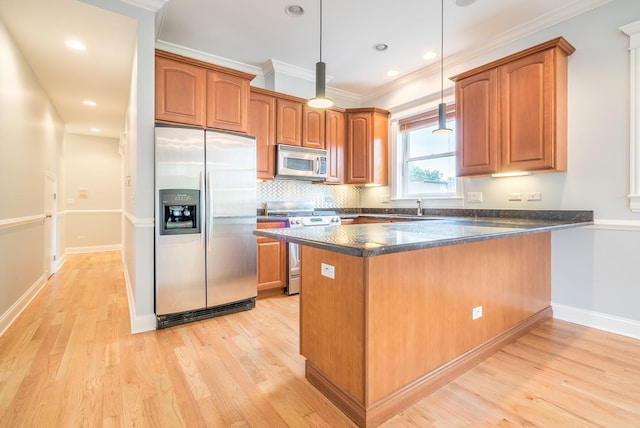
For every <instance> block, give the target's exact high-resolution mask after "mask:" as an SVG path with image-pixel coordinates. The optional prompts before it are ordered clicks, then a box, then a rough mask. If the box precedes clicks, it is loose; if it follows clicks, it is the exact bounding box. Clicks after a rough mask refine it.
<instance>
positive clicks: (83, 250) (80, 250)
mask: <svg viewBox="0 0 640 428" xmlns="http://www.w3.org/2000/svg"><path fill="white" fill-rule="evenodd" d="M105 251H122V245H120V244H114V245H93V246H88V247H67V248H66V249H65V254H87V253H102V252H105Z"/></svg>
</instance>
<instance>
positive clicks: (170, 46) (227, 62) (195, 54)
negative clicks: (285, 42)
mask: <svg viewBox="0 0 640 428" xmlns="http://www.w3.org/2000/svg"><path fill="white" fill-rule="evenodd" d="M156 48H157V49H160V50H163V51H167V52H172V53H174V54H178V55H182V56H186V57H189V58H193V59H198V60H200V61H204V62H208V63H211V64H215V65H219V66H221V67H227V68H231V69H233V70H238V71H243V72H245V73H249V74H253V75H255V76H260V77H264V74H263V72H262V68H260V67H255V66H253V65H249V64H245V63H243V62H239V61H234V60H231V59H227V58H223V57H221V56H217V55H212V54H209V53H206V52H202V51H199V50H196V49H191V48H186V47H184V46H180V45H176V44H174V43H169V42H165V41H163V40H158V41H157V42H156Z"/></svg>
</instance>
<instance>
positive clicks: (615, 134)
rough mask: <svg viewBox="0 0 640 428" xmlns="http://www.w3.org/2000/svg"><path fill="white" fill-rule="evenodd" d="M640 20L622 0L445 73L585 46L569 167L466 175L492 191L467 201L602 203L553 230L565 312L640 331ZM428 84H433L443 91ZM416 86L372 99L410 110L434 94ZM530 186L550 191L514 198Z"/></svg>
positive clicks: (367, 202) (377, 193)
mask: <svg viewBox="0 0 640 428" xmlns="http://www.w3.org/2000/svg"><path fill="white" fill-rule="evenodd" d="M638 20H640V2H638V1H637V0H614V1H612V2H610V3H608V4H606V5H604V6H601V7H599V8H597V9H594V10H592V11H590V12H587V13H584V14H582V15H580V16H577V17H575V18H573V19H571V20H568V21H566V22H563V23H561V24H558V25H555V26H552V27H550V28H548V29H546V30H543V31H540V32H537V33H535V34H531V35H529V36H527V37H525V38H523V39H521V40H517V41H513V42H511V43H509V44H507V45H505V46H502V47H500V48H498V49H496V50H494V51H492V52H488V53H483V54H481V55H479V56H477V57H473V58H466V59H465V60H464V61H456V58H453V59H450V61H449V62H450V64H452V65H450V66H449V67H447V66H446V65H445V75H448V76H451V75H455V74H458V73H460V72H462V71H465V70H468V69H471V68H474V67H476V66H478V65H480V64H483V63H486V62H489V61H492V60H495V59H498V58H501V57H504V56H506V55H508V54H511V53H513V52H517V51H519V50H522V49H524V48H526V47H529V46H533V45H535V44H538V43H541V42H544V41H547V40H549V39H552V38H555V37H558V36H563V37H564V38H566V39H567V40H568V41H569V42H570V43H571V44H573V46H575V48H576V51H575V53H574V54H573V55H571V56H570V57H569V93H568V96H569V99H568V101H569V104H568V111H569V117H568V144H569V146H568V151H569V155H568V156H569V158H568V159H569V161H568V172H566V173H547V174H535V175H532V176H529V177H520V178H502V179H492V178H468V179H464V180H463V185H464V191H465V194H466V192H469V191H473V192H482V193H483V202H482V203H480V204H477V203H473V204H472V203H465V207H467V208H504V209H562V210H573V209H577V210H583V209H584V210H593V211H594V216H595V219H596V225H595V226H594V227H589V228H583V229H574V230H567V231H562V232H555V233H554V234H553V259H552V266H553V271H552V288H553V290H552V293H553V296H552V299H553V304H554V309H555V314H556V316H557V317H561V318H565V319H569V320H572V321H576V322H581V323H583V324H588V325H593V326H596V327H599V328H604V329H608V330H614V331H618V332H621V333H624V334H628V335H632V336H636V337H640V311H639V310H638V303H639V302H640V280H639V275H638V274H637V273H636V272H637V268H636V267H635V266H634V265H635V263H637V253H638V250H639V249H640V214H639V213H632V212H631V211H630V209H629V201H628V198H627V195H628V194H629V183H630V178H629V141H630V136H629V135H630V131H629V127H630V119H629V117H630V112H629V93H630V85H629V81H630V76H629V61H630V60H629V50H628V48H629V39H628V37H627V36H626V35H624V34H623V33H622V32H621V31H620V29H619V28H620V27H621V26H623V25H626V24H629V23H632V22H635V21H638ZM445 64H446V63H445ZM416 85H417V83H416ZM422 85H423V90H424V91H431V93H436V92H437V90H438V88H437V87H434V85H431V86H429V85H425V83H424V82H422ZM409 86H411V85H410V84H407V85H406V86H405V88H403V89H397V90H394V91H391V92H389V93H385V94H383V95H381V96H379V97H378V98H377V99H374V100H372V103H373V104H375V105H377V106H379V107H382V108H387V109H389V110H391V111H392V112H395V116H396V117H398V116H401V115H402V114H404V112H403V109H404V110H406V108H405V107H403V105H412V99H411V96H412V93H413V94H415V93H422V94H424V93H425V92H415V91H406V87H409ZM449 86H452V83H449ZM428 93H429V92H427V94H428ZM413 97H414V98H416V97H415V95H413ZM427 98H428V96H427ZM436 103H437V100H436V101H432V102H431V105H429V106H430V107H432V106H433V105H435V104H436ZM413 104H416V103H415V102H413ZM427 104H428V103H427ZM425 105H426V104H425ZM529 191H540V192H541V193H542V200H541V201H539V202H509V201H507V194H508V193H509V192H529ZM389 192H390V190H389V188H382V189H373V190H369V189H365V190H363V196H362V200H363V205H364V206H370V207H375V206H386V207H388V206H389V205H382V204H381V202H380V200H381V195H383V194H385V193H387V194H388V193H389ZM396 205H400V203H397V204H396ZM426 206H427V207H428V206H429V201H426Z"/></svg>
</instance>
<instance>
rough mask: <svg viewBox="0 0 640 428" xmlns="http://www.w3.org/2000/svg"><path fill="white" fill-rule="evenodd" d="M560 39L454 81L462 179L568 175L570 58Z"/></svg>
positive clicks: (458, 155) (567, 46)
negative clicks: (541, 173) (497, 175)
mask: <svg viewBox="0 0 640 428" xmlns="http://www.w3.org/2000/svg"><path fill="white" fill-rule="evenodd" d="M574 50H575V48H574V47H573V46H571V45H570V44H569V43H568V42H567V41H566V40H565V39H563V38H562V37H559V38H557V39H554V40H550V41H548V42H546V43H542V44H540V45H537V46H534V47H532V48H529V49H526V50H524V51H521V52H518V53H516V54H513V55H510V56H508V57H505V58H503V59H500V60H498V61H494V62H492V63H490V64H486V65H484V66H482V67H479V68H476V69H474V70H470V71H468V72H465V73H462V74H460V75H458V76H455V77H452V78H451V79H452V80H454V81H455V82H456V126H457V159H458V172H457V175H458V176H472V175H488V174H492V173H496V172H509V171H566V168H567V62H568V60H567V57H568V56H569V55H571V54H572V53H573V52H574Z"/></svg>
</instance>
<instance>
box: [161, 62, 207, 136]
mask: <svg viewBox="0 0 640 428" xmlns="http://www.w3.org/2000/svg"><path fill="white" fill-rule="evenodd" d="M205 78H206V70H205V69H203V68H201V67H197V66H195V65H190V64H185V63H184V62H180V61H176V60H173V59H169V58H162V57H156V81H155V86H156V89H155V91H156V120H161V121H168V122H176V123H184V124H188V125H196V126H201V127H204V123H205V103H204V99H205V85H206V82H205Z"/></svg>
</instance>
